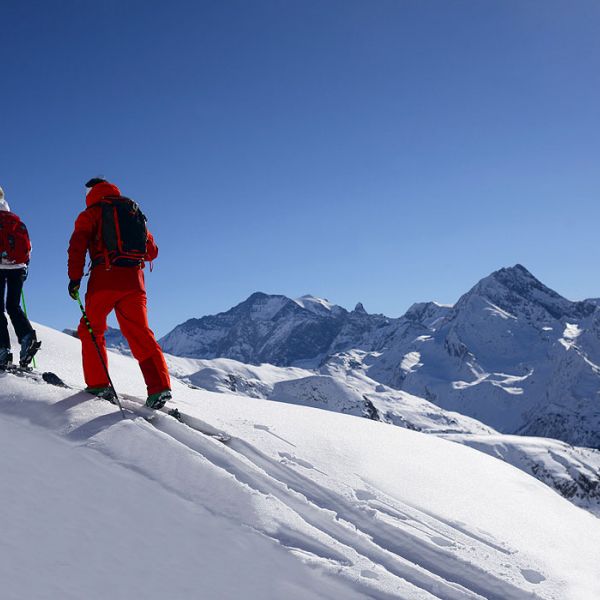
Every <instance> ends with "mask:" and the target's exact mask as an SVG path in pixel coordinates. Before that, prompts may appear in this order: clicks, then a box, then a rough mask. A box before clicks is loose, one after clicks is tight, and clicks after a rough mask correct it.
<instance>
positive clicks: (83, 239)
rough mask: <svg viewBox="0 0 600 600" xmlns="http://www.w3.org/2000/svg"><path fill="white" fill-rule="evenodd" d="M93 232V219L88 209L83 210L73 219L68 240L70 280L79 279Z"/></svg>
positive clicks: (81, 275)
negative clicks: (72, 228)
mask: <svg viewBox="0 0 600 600" xmlns="http://www.w3.org/2000/svg"><path fill="white" fill-rule="evenodd" d="M93 233H94V220H93V218H92V215H91V214H90V211H83V212H82V213H81V214H80V215H79V216H78V217H77V220H76V221H75V229H74V231H73V235H71V240H70V241H69V250H68V253H69V261H68V272H69V279H70V280H71V281H77V280H80V279H81V278H82V277H83V272H84V270H85V257H86V254H87V250H88V247H89V245H90V240H91V239H92V236H93Z"/></svg>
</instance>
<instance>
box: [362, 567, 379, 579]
mask: <svg viewBox="0 0 600 600" xmlns="http://www.w3.org/2000/svg"><path fill="white" fill-rule="evenodd" d="M360 576H361V577H365V578H366V579H379V575H377V573H375V571H370V570H369V569H363V570H362V571H361V572H360Z"/></svg>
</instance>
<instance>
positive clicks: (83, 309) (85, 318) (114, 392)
mask: <svg viewBox="0 0 600 600" xmlns="http://www.w3.org/2000/svg"><path fill="white" fill-rule="evenodd" d="M75 299H76V300H77V302H78V304H79V308H80V309H81V314H82V315H83V322H84V323H85V326H86V327H87V330H88V331H89V333H90V336H91V338H92V342H94V346H95V347H96V352H98V358H99V359H100V362H101V363H102V367H103V368H104V373H105V374H106V377H107V379H108V383H109V385H110V389H111V390H112V391H113V394H114V395H115V399H116V400H117V404H118V405H119V410H120V411H121V416H122V417H123V418H125V413H124V412H123V407H122V406H121V400H119V395H118V394H117V390H115V386H114V385H113V382H112V379H111V378H110V374H109V372H108V367H107V366H106V362H105V361H104V357H103V356H102V351H101V350H100V346H98V341H97V340H96V336H95V335H94V330H93V329H92V325H91V323H90V320H89V319H88V316H87V313H86V312H85V308H83V304H82V303H81V298H80V296H79V291H77V292H75Z"/></svg>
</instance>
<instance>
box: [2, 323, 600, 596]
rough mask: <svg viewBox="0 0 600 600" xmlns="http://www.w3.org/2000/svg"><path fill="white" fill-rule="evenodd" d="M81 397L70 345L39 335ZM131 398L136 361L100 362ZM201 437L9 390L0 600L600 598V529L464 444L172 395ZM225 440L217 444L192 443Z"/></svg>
mask: <svg viewBox="0 0 600 600" xmlns="http://www.w3.org/2000/svg"><path fill="white" fill-rule="evenodd" d="M38 333H39V337H40V338H41V339H42V341H43V344H44V346H43V349H44V352H43V353H42V354H40V356H39V366H40V369H41V370H51V371H54V372H56V373H58V374H59V375H60V376H61V377H63V378H64V379H65V380H66V381H67V383H69V384H71V385H74V386H81V385H82V382H81V370H80V366H79V342H78V340H76V339H73V338H70V337H69V336H66V335H64V334H60V333H58V332H55V331H53V330H50V329H47V328H45V327H41V326H38ZM110 360H111V372H112V373H113V376H114V381H115V385H116V386H117V389H118V390H119V391H120V392H122V393H123V394H131V395H138V396H141V395H143V384H142V381H141V377H140V375H139V372H138V368H137V365H136V363H135V362H134V361H132V359H130V358H129V357H126V356H122V355H117V354H111V356H110ZM174 393H175V401H174V404H175V405H176V406H178V408H179V409H180V410H181V411H182V412H183V413H185V414H186V415H188V416H189V417H193V421H192V420H190V424H192V427H188V426H185V425H182V424H180V423H178V422H176V421H175V420H174V419H172V418H170V417H167V416H164V415H158V416H157V417H156V418H155V419H154V421H153V422H152V424H151V423H149V422H147V421H146V420H144V419H142V418H141V417H138V416H136V414H135V413H133V412H128V413H127V418H126V419H122V418H121V416H120V414H119V412H118V410H116V408H115V407H114V406H112V405H110V404H108V403H106V402H104V401H99V400H95V399H92V398H90V396H88V395H86V394H85V393H83V392H81V391H78V390H69V389H61V388H55V387H50V386H48V385H46V384H40V383H36V382H34V381H30V380H28V379H21V378H18V377H16V376H13V375H9V374H2V375H0V435H1V436H2V439H3V440H5V443H4V444H3V452H2V453H0V477H1V478H2V482H3V485H2V487H0V498H1V500H2V506H3V507H9V510H3V511H2V513H1V515H0V530H1V531H2V536H1V538H0V559H1V560H0V577H1V580H2V597H3V598H9V599H11V600H12V599H17V598H18V599H21V598H27V599H36V598H86V600H87V599H91V600H94V599H96V598H97V599H100V598H107V597H110V598H138V597H139V598H145V599H150V600H152V599H154V598H156V599H159V598H160V599H161V600H163V599H164V598H166V597H167V598H177V599H187V598H190V599H192V598H198V597H205V598H226V599H228V598H231V599H233V598H257V599H258V598H260V599H263V598H335V599H340V598H344V599H346V598H349V599H352V598H382V599H387V598H400V599H404V600H412V599H431V598H444V599H454V598H457V599H463V598H464V599H467V598H468V599H471V598H473V599H475V598H478V599H481V598H490V599H498V600H510V599H519V600H520V599H523V600H524V599H531V598H544V599H552V600H569V599H572V600H588V599H589V600H594V599H596V598H598V597H600V579H599V578H598V573H599V567H598V565H599V564H600V520H598V519H596V518H595V517H593V516H592V515H590V514H589V513H587V512H585V511H583V510H581V509H579V508H577V507H575V506H573V505H572V504H571V503H569V502H568V501H566V500H564V499H563V498H561V497H560V496H559V495H558V494H556V493H554V492H553V491H552V490H550V489H549V488H548V487H547V486H545V485H543V484H542V483H540V482H539V481H537V480H535V479H534V478H532V477H530V476H529V475H527V474H525V473H523V472H522V471H520V470H518V469H516V468H514V467H512V466H511V465H509V464H507V463H504V462H502V461H499V460H497V459H495V458H492V457H490V456H487V455H486V454H484V453H483V452H480V451H476V450H474V449H472V448H469V447H467V446H466V445H460V444H456V443H452V442H450V441H446V440H444V439H440V438H439V437H435V436H431V435H425V434H423V433H420V432H416V431H411V430H409V429H405V428H400V427H391V426H389V425H386V424H383V423H378V422H374V421H371V420H368V419H360V418H356V417H354V416H349V415H344V414H338V413H335V412H332V411H322V410H316V409H314V408H311V407H307V406H299V405H295V404H287V403H281V402H272V401H267V400H261V399H254V400H252V401H249V400H248V398H247V397H243V396H239V395H234V394H226V393H212V392H208V391H204V390H194V389H191V388H189V387H187V386H185V385H183V384H180V383H178V382H174ZM200 430H203V431H205V432H209V431H212V432H214V431H217V430H219V431H224V432H226V433H227V434H228V435H229V436H231V439H230V440H229V442H228V443H226V444H225V443H223V442H221V441H218V440H216V439H215V438H213V437H210V436H208V435H206V434H205V433H201V432H200Z"/></svg>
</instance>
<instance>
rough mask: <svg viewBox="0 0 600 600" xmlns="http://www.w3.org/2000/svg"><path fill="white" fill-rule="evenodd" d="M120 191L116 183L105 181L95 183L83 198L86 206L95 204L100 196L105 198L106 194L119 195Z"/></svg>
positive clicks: (100, 198)
mask: <svg viewBox="0 0 600 600" xmlns="http://www.w3.org/2000/svg"><path fill="white" fill-rule="evenodd" d="M120 195H121V191H120V190H119V188H118V187H117V186H116V185H113V184H112V183H108V181H105V182H103V183H97V184H96V185H95V186H94V187H93V188H92V189H91V190H90V192H89V194H88V195H87V196H86V198H85V203H86V204H87V206H88V207H90V206H92V205H93V204H97V203H98V202H100V200H102V198H106V196H120Z"/></svg>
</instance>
